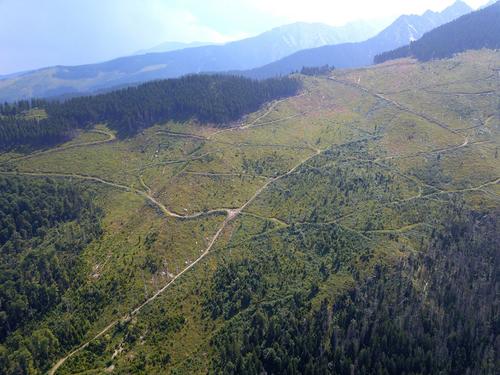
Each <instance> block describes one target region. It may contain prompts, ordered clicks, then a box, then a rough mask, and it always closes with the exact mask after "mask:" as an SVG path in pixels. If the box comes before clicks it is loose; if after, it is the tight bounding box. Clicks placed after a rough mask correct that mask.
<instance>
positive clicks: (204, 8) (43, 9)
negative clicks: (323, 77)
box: [0, 0, 488, 75]
mask: <svg viewBox="0 0 500 375" xmlns="http://www.w3.org/2000/svg"><path fill="white" fill-rule="evenodd" d="M487 1H488V0H465V2H467V3H468V4H469V5H470V6H471V7H473V8H477V7H479V6H481V5H483V4H485V3H486V2H487ZM453 2H454V0H377V1H375V0H307V1H304V0H0V75H3V74H10V73H13V72H19V71H25V70H30V69H35V68H40V67H45V66H52V65H79V64H85V63H94V62H100V61H106V60H109V59H112V58H115V57H119V56H126V55H130V54H132V53H134V52H135V51H138V50H142V49H147V48H151V47H154V46H156V45H158V44H160V43H163V42H166V41H176V42H192V41H202V42H215V43H224V42H227V41H231V40H237V39H242V38H245V37H248V36H253V35H257V34H259V33H261V32H264V31H267V30H269V29H271V28H273V27H277V26H280V25H284V24H288V23H293V22H299V21H301V22H322V23H326V24H330V25H333V26H340V25H343V24H345V23H347V22H351V21H356V20H369V19H381V18H384V19H386V18H388V17H394V18H395V17H397V16H399V15H401V14H421V13H423V12H425V11H426V10H427V9H431V10H434V11H441V10H442V9H444V8H445V7H447V6H449V5H451V4H452V3H453Z"/></svg>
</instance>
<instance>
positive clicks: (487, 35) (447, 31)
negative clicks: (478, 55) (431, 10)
mask: <svg viewBox="0 0 500 375" xmlns="http://www.w3.org/2000/svg"><path fill="white" fill-rule="evenodd" d="M499 20H500V2H496V3H493V5H490V6H489V7H486V8H483V9H481V10H479V11H477V12H474V13H471V14H468V15H465V16H463V17H460V18H459V19H457V20H455V21H453V22H450V23H448V24H445V25H443V26H441V27H438V28H436V29H434V30H432V31H430V32H429V33H427V34H425V35H424V36H423V37H422V38H421V39H419V40H418V41H415V42H413V43H411V44H409V45H407V46H404V47H401V48H398V49H396V50H393V51H389V52H384V53H382V54H380V55H377V56H375V59H374V61H375V63H376V64H380V63H383V62H385V61H388V60H394V59H399V58H404V57H414V58H417V59H419V60H420V61H428V60H432V59H442V58H447V57H451V56H453V55H454V54H455V53H459V52H464V51H467V50H474V49H481V48H490V49H498V48H500V22H499Z"/></svg>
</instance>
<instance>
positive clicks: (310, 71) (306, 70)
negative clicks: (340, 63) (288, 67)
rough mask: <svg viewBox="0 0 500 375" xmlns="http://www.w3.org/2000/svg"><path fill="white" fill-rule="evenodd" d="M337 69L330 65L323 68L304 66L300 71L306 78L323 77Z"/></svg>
mask: <svg viewBox="0 0 500 375" xmlns="http://www.w3.org/2000/svg"><path fill="white" fill-rule="evenodd" d="M334 69H335V68H334V67H333V66H330V65H328V64H326V65H323V66H304V67H303V68H302V70H301V71H300V74H303V75H306V76H321V75H325V74H328V73H330V72H331V71H332V70H334Z"/></svg>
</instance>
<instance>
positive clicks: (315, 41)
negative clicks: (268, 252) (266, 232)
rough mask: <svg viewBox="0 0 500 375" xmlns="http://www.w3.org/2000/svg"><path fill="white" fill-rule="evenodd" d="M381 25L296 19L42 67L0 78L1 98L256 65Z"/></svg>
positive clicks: (356, 35) (49, 94)
mask: <svg viewBox="0 0 500 375" xmlns="http://www.w3.org/2000/svg"><path fill="white" fill-rule="evenodd" d="M382 27H383V25H381V24H380V23H378V22H375V23H371V22H355V23H351V24H347V25H345V26H342V27H332V26H328V25H324V24H317V23H295V24H291V25H286V26H282V27H278V28H275V29H272V30H270V31H267V32H265V33H263V34H260V35H258V36H255V37H252V38H247V39H243V40H240V41H236V42H231V43H227V44H224V45H210V46H202V47H195V48H186V49H180V50H176V51H171V52H165V53H148V54H145V55H138V56H137V55H136V56H128V57H122V58H118V59H115V60H111V61H107V62H104V63H99V64H89V65H81V66H74V67H68V66H55V67H50V68H44V69H39V70H36V71H31V72H26V73H23V74H19V75H15V76H12V77H7V78H6V79H3V80H0V101H13V100H19V99H26V98H30V97H54V96H61V95H65V94H68V93H71V94H73V93H90V92H94V91H99V90H103V89H106V88H110V87H115V86H123V85H126V84H135V83H140V82H145V81H149V80H154V79H163V78H176V77H179V76H182V75H185V74H190V73H201V72H224V71H229V70H247V69H253V68H256V67H258V66H262V65H265V64H268V63H271V62H273V61H276V60H279V59H281V58H283V57H285V56H288V55H290V54H292V53H294V52H296V51H299V50H302V49H307V48H312V47H318V46H323V45H327V44H335V43H340V42H345V41H346V40H362V39H366V38H368V37H369V36H371V35H374V34H376V33H377V32H378V31H379V30H380V29H381V28H382Z"/></svg>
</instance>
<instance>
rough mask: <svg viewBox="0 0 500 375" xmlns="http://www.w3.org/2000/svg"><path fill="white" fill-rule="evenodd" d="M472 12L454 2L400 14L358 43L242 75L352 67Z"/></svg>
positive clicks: (289, 58)
mask: <svg viewBox="0 0 500 375" xmlns="http://www.w3.org/2000/svg"><path fill="white" fill-rule="evenodd" d="M471 11H472V8H471V7H469V6H468V5H467V4H466V3H464V2H462V1H457V2H455V3H454V4H453V5H451V6H450V7H448V8H446V9H445V10H443V11H442V12H440V13H438V12H431V11H427V12H425V13H424V14H423V15H421V16H416V15H409V16H401V17H399V18H398V19H397V20H396V21H394V22H393V23H392V24H391V25H390V26H389V27H387V28H386V29H384V30H383V31H382V32H380V33H379V34H378V35H376V36H375V37H373V38H371V39H369V40H366V41H364V42H360V43H345V44H338V45H331V46H324V47H319V48H313V49H308V50H303V51H299V52H296V53H295V54H293V55H290V56H287V57H285V58H283V59H281V60H278V61H275V62H273V63H270V64H268V65H265V66H262V67H260V68H257V69H251V70H248V71H245V72H241V74H243V75H245V76H248V77H252V78H266V77H272V76H277V75H285V74H289V73H291V72H293V71H298V70H300V69H301V68H302V67H303V66H323V65H330V66H335V67H339V68H353V67H360V66H365V65H370V64H371V63H372V62H373V58H374V57H375V56H376V55H377V54H380V53H382V52H384V51H387V50H391V49H395V48H398V47H401V46H404V45H406V44H408V43H409V42H410V41H412V40H417V39H419V38H421V37H422V36H423V35H424V34H425V33H426V32H428V31H430V30H432V29H434V28H435V27H438V26H440V25H442V24H445V23H447V22H450V21H452V20H454V19H456V18H458V17H460V16H462V15H464V14H467V13H469V12H471Z"/></svg>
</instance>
